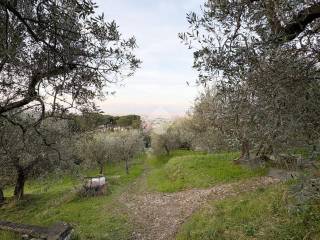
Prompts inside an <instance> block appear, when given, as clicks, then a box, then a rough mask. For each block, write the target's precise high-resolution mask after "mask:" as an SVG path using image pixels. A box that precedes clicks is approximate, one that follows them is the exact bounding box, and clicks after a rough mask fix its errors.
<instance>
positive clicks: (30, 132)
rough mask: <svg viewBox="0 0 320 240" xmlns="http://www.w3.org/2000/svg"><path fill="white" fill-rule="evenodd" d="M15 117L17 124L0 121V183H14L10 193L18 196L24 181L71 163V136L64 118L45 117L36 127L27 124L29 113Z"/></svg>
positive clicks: (21, 194)
mask: <svg viewBox="0 0 320 240" xmlns="http://www.w3.org/2000/svg"><path fill="white" fill-rule="evenodd" d="M19 118H20V119H17V117H16V118H15V120H16V122H19V125H17V124H13V123H11V122H9V121H8V120H2V121H0V183H1V185H14V186H15V189H14V196H15V197H16V198H17V199H21V198H22V197H23V195H24V186H25V182H26V181H27V180H29V179H30V178H36V177H39V176H45V175H46V174H47V173H49V172H52V171H55V172H57V171H59V170H61V171H64V170H67V169H69V168H71V167H72V166H73V164H74V163H73V159H72V155H71V151H70V149H71V146H72V139H70V132H69V131H68V124H67V121H66V120H52V119H45V120H43V121H42V122H41V124H39V125H38V127H37V128H34V127H28V126H29V125H32V124H33V122H34V120H35V119H34V118H35V117H33V116H30V115H20V116H19Z"/></svg>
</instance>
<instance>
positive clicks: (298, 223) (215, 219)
mask: <svg viewBox="0 0 320 240" xmlns="http://www.w3.org/2000/svg"><path fill="white" fill-rule="evenodd" d="M290 196H291V195H290V194H289V193H288V186H287V185H277V186H272V187H269V188H268V189H259V190H257V191H256V192H251V193H246V194H242V195H240V196H237V197H233V198H231V199H227V200H222V201H218V202H211V203H210V204H209V205H207V206H206V207H204V208H203V209H201V210H200V211H199V212H197V213H196V214H194V215H193V216H192V217H191V219H189V220H188V221H187V222H186V223H185V224H184V225H183V226H182V228H181V230H180V232H179V233H178V235H177V238H176V239H177V240H193V239H194V240H196V239H202V240H226V239H228V240H250V239H252V240H253V239H259V240H260V239H261V240H269V239H291V240H301V239H320V217H319V216H320V202H318V203H313V204H311V205H308V207H306V208H305V209H304V210H301V209H300V208H298V207H296V206H295V205H294V200H293V199H292V198H291V197H290ZM288 206H291V208H288Z"/></svg>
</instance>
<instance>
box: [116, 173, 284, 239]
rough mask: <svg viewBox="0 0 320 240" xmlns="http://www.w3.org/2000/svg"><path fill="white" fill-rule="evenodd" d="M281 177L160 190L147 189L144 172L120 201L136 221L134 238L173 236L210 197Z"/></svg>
mask: <svg viewBox="0 0 320 240" xmlns="http://www.w3.org/2000/svg"><path fill="white" fill-rule="evenodd" d="M279 181H280V179H279V178H277V177H275V176H267V177H259V178H252V179H249V180H245V181H240V182H235V183H228V184H220V185H216V186H213V187H211V188H208V189H190V190H186V191H181V192H176V193H157V192H148V191H146V190H145V187H144V186H146V177H145V176H143V177H141V178H140V179H138V180H137V181H136V182H135V183H133V184H132V186H131V187H130V189H129V190H128V191H126V192H124V193H123V194H122V195H121V196H120V198H119V201H120V202H121V203H122V204H124V205H125V206H126V208H127V210H128V212H129V214H130V215H131V217H132V219H133V222H134V224H135V232H134V233H133V235H132V239H133V240H171V239H174V236H175V235H176V233H177V231H178V230H179V227H180V226H181V225H182V224H183V223H184V222H185V221H186V220H187V219H188V217H190V216H191V215H192V213H193V212H194V211H196V210H197V209H199V208H200V207H201V206H203V205H204V204H206V202H207V201H208V200H220V199H224V198H226V197H230V196H235V195H238V194H240V193H242V192H248V191H253V190H255V189H258V188H263V187H266V186H268V185H270V184H275V183H278V182H279Z"/></svg>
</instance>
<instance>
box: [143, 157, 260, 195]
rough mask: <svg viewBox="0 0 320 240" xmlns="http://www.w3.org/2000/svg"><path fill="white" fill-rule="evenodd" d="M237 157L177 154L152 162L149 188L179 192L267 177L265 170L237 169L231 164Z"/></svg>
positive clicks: (237, 167)
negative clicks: (255, 177) (262, 176)
mask: <svg viewBox="0 0 320 240" xmlns="http://www.w3.org/2000/svg"><path fill="white" fill-rule="evenodd" d="M237 156H238V154H237V153H218V154H204V153H197V152H190V151H177V152H174V153H172V154H171V155H170V156H160V157H157V158H156V157H155V158H152V159H151V160H149V164H150V166H151V168H152V170H151V172H150V174H149V176H148V187H149V189H150V190H153V191H160V192H176V191H181V190H184V189H189V188H206V187H209V186H212V185H214V184H217V183H225V182H231V181H237V180H240V179H246V178H250V177H254V176H260V175H264V174H265V172H266V170H265V169H257V170H254V171H253V170H250V169H248V168H245V167H242V166H239V165H234V164H233V163H232V160H233V159H235V158H236V157H237Z"/></svg>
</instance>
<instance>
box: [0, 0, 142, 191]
mask: <svg viewBox="0 0 320 240" xmlns="http://www.w3.org/2000/svg"><path fill="white" fill-rule="evenodd" d="M96 8H97V5H96V4H95V3H94V2H92V1H91V0H47V1H42V0H25V1H16V0H0V118H1V121H6V122H7V123H8V124H7V125H6V126H5V128H6V129H10V128H11V129H12V128H14V129H16V128H18V129H19V130H12V131H16V135H15V137H16V140H17V141H18V142H19V141H24V142H23V143H21V144H22V145H23V146H25V147H27V148H30V149H31V146H34V147H35V145H34V144H35V143H36V142H37V141H39V142H38V143H39V144H40V148H41V149H42V147H43V149H44V150H46V151H47V150H48V151H49V148H48V146H46V144H45V143H46V142H47V140H46V137H48V136H47V135H43V134H41V128H42V123H43V121H45V120H46V119H47V118H56V117H66V116H67V117H70V115H69V114H66V113H68V112H69V110H70V109H73V111H75V110H79V111H82V112H90V111H92V110H96V106H95V104H94V99H96V98H103V97H104V96H105V95H106V94H108V92H107V89H106V87H108V86H109V85H110V84H113V83H115V82H117V81H120V80H122V79H123V78H125V77H128V76H131V75H132V74H133V73H134V72H135V70H136V69H137V68H138V67H139V65H140V61H139V60H138V59H137V58H136V57H135V55H134V53H133V51H134V49H135V48H136V47H137V45H136V41H135V38H134V37H132V38H129V39H123V38H122V36H121V34H120V32H119V29H118V26H117V24H116V23H115V22H114V21H111V22H106V21H105V20H104V15H103V14H102V15H97V14H96V13H95V10H96ZM26 115H31V118H29V120H28V121H32V122H27V123H26V121H25V119H24V117H25V116H26ZM21 116H22V118H21ZM25 124H26V125H25ZM26 129H27V130H26ZM29 134H32V135H29ZM32 137H33V138H32ZM39 139H40V140H41V139H42V140H43V141H40V140H39ZM29 140H30V141H29ZM33 140H35V142H33ZM42 143H44V144H42ZM28 144H30V145H29V147H28ZM12 149H14V148H12ZM35 149H36V147H35ZM46 154H47V153H44V155H46ZM31 156H35V158H34V159H33V160H32V161H39V162H40V158H39V156H38V155H32V154H31V155H30V157H31ZM37 156H38V157H37ZM7 157H9V156H7ZM41 161H42V160H41ZM43 161H44V160H43ZM16 165H17V164H16ZM31 166H33V165H31ZM30 168H32V167H30ZM30 171H31V170H30ZM18 179H19V177H18ZM21 185H22V184H21ZM18 192H19V193H18ZM18 192H17V195H23V192H21V190H19V191H18Z"/></svg>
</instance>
